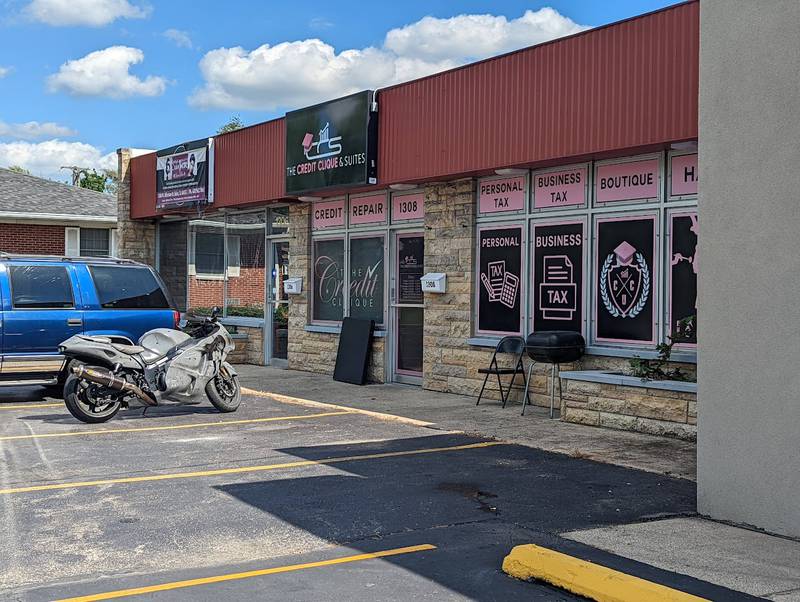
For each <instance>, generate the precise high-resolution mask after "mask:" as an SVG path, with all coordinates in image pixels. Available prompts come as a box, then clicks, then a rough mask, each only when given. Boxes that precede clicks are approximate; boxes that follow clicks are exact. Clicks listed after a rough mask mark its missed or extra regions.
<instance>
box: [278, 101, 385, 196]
mask: <svg viewBox="0 0 800 602" xmlns="http://www.w3.org/2000/svg"><path fill="white" fill-rule="evenodd" d="M374 96H375V93H374V92H373V91H372V90H367V91H364V92H359V93H357V94H352V95H351V96H346V97H344V98H339V99H338V100H332V101H330V102H325V103H322V104H318V105H315V106H313V107H307V108H305V109H299V110H297V111H292V112H290V113H287V114H286V193H287V194H299V193H302V192H308V191H312V190H314V191H316V190H324V189H326V188H342V187H347V186H357V185H364V184H376V183H377V173H378V168H377V153H378V115H377V113H376V112H374V111H372V108H373V99H374Z"/></svg>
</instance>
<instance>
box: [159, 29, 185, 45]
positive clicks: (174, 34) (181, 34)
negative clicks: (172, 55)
mask: <svg viewBox="0 0 800 602" xmlns="http://www.w3.org/2000/svg"><path fill="white" fill-rule="evenodd" d="M161 35H163V36H164V37H165V38H167V39H168V40H170V41H171V42H173V43H174V44H175V45H176V46H177V47H178V48H191V47H192V38H191V37H189V32H188V31H181V30H180V29H172V28H170V29H168V30H166V31H165V32H164V33H163V34H161Z"/></svg>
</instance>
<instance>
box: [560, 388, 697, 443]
mask: <svg viewBox="0 0 800 602" xmlns="http://www.w3.org/2000/svg"><path fill="white" fill-rule="evenodd" d="M562 382H563V385H564V389H563V398H562V408H561V412H562V414H561V415H562V419H563V420H566V421H567V422H575V423H579V424H588V425H591V426H603V427H606V428H614V429H621V430H626V431H638V432H641V433H648V434H651V435H666V436H669V437H677V438H679V439H687V440H695V439H696V438H697V394H696V393H683V392H678V391H666V390H663V389H651V388H647V387H638V386H628V385H614V384H608V383H593V382H585V381H579V380H568V379H564V380H563V381H562Z"/></svg>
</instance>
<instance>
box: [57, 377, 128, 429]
mask: <svg viewBox="0 0 800 602" xmlns="http://www.w3.org/2000/svg"><path fill="white" fill-rule="evenodd" d="M97 386H98V385H94V384H92V383H89V382H88V381H85V380H83V379H81V378H78V377H77V376H75V375H74V374H70V375H69V376H68V377H67V381H66V382H65V383H64V404H65V405H66V406H67V409H68V410H69V413H70V414H72V415H73V416H74V417H75V418H77V419H78V420H80V421H81V422H87V423H89V424H96V423H98V422H106V421H107V420H111V419H112V418H113V417H114V416H116V415H117V412H119V410H120V408H121V407H122V404H121V403H120V402H119V401H113V402H109V403H106V404H95V403H93V401H94V400H93V392H94V389H93V387H97Z"/></svg>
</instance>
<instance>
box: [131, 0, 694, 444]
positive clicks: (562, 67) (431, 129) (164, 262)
mask: <svg viewBox="0 0 800 602" xmlns="http://www.w3.org/2000/svg"><path fill="white" fill-rule="evenodd" d="M698 29H699V5H698V3H697V2H688V3H684V4H679V5H676V6H674V7H671V8H668V9H665V10H661V11H658V12H655V13H650V14H647V15H643V16H641V17H636V18H633V19H629V20H626V21H623V22H619V23H615V24H612V25H609V26H606V27H600V28H597V29H593V30H590V31H587V32H584V33H580V34H577V35H574V36H571V37H568V38H563V39H559V40H556V41H553V42H549V43H545V44H541V45H538V46H534V47H530V48H525V49H522V50H519V51H517V52H513V53H510V54H506V55H503V56H500V57H497V58H492V59H489V60H485V61H482V62H479V63H475V64H471V65H467V66H465V67H462V68H458V69H454V70H451V71H447V72H444V73H439V74H436V75H433V76H430V77H426V78H423V79H419V80H415V81H412V82H408V83H404V84H400V85H396V86H393V87H389V88H385V89H381V90H377V91H374V92H373V91H368V92H363V93H358V94H355V95H350V96H348V97H345V98H343V99H338V100H334V101H331V102H328V103H323V104H321V105H318V106H316V107H310V108H306V109H303V110H299V111H295V112H292V113H289V114H287V115H286V117H284V118H280V119H275V120H272V121H268V122H265V123H260V124H257V125H254V126H251V127H247V128H244V129H241V130H238V131H235V132H232V133H227V134H224V135H220V136H216V137H214V138H213V139H210V140H209V141H208V145H206V140H205V139H203V140H202V141H201V142H202V146H203V150H202V151H201V152H202V153H203V154H202V156H201V155H200V154H198V155H197V159H198V164H201V162H205V167H204V169H206V170H207V171H208V173H209V177H208V184H207V188H208V191H207V195H206V196H207V197H208V203H207V204H204V206H203V210H202V213H201V212H199V211H198V208H197V204H196V203H189V204H186V203H184V204H180V203H178V204H176V203H174V202H173V201H174V199H175V198H176V197H175V193H172V192H169V189H170V183H169V182H170V181H169V178H173V179H174V178H175V176H176V174H177V175H180V174H178V170H179V169H180V170H183V171H182V172H181V174H183V175H185V174H190V173H194V174H197V173H199V172H198V170H197V168H196V167H190V166H189V165H188V164H187V162H186V157H187V155H186V154H185V151H186V149H190V150H191V149H192V148H194V147H193V146H192V144H195V146H196V143H188V144H186V145H181V146H180V147H174V148H172V149H167V150H166V151H165V152H160V153H159V156H158V157H157V155H156V153H145V154H138V155H137V154H136V153H135V152H131V151H128V150H124V149H123V150H121V151H120V169H121V175H122V182H123V185H122V186H121V187H120V211H119V219H120V235H119V238H120V241H119V245H120V249H121V253H122V254H124V255H125V256H128V257H131V258H137V259H141V260H144V261H146V262H150V263H153V264H155V265H156V266H157V267H158V269H159V270H160V272H161V274H162V276H163V277H164V280H165V281H166V282H167V284H168V286H169V287H170V289H171V291H172V293H173V295H174V297H175V298H176V299H177V300H178V303H179V305H180V309H182V310H186V311H194V312H198V311H199V312H202V311H207V310H208V308H210V307H212V306H214V305H218V306H220V307H224V308H225V315H226V320H227V322H228V323H229V324H231V325H234V326H236V330H237V333H238V336H239V337H240V340H241V342H242V345H241V346H240V356H239V359H240V360H241V361H247V362H250V363H258V364H261V363H265V364H273V365H280V366H288V367H289V368H295V369H300V370H309V371H313V372H321V373H331V372H332V369H333V364H334V361H335V355H336V350H337V343H338V332H339V327H340V322H341V320H342V318H343V317H344V316H354V317H361V318H372V319H374V320H375V323H376V325H377V336H376V338H375V340H374V344H373V348H372V355H371V361H370V376H371V379H372V380H373V381H377V382H403V383H409V384H417V385H421V386H423V387H425V388H427V389H433V390H438V391H448V392H454V393H463V394H468V395H476V394H477V392H478V390H479V389H480V386H481V383H482V382H483V378H482V375H479V374H478V372H477V370H478V368H480V367H485V366H486V365H487V364H488V361H489V358H490V354H491V350H492V348H493V347H494V345H495V344H496V343H497V341H498V340H499V338H500V337H502V336H503V335H506V334H521V335H523V336H525V335H527V334H528V333H530V332H533V331H537V330H577V331H580V332H581V333H583V335H584V336H585V338H586V341H587V344H588V354H587V356H586V357H585V358H584V360H583V361H582V362H581V364H580V366H577V367H578V368H580V369H581V370H592V369H601V368H602V369H610V368H614V369H620V368H625V367H627V362H628V359H630V358H631V357H633V356H634V355H638V356H641V357H655V346H656V344H657V343H659V342H661V341H665V340H666V338H667V337H668V336H670V335H671V334H673V332H674V330H675V328H676V325H677V324H678V322H679V320H681V319H682V318H686V317H688V316H691V315H696V312H697V310H696V301H695V299H696V291H697V273H696V269H697V263H696V250H695V247H696V244H697V231H698V228H697V210H696V207H697V190H698V176H699V172H698V168H697V127H698V102H697V100H698V46H699V44H698V41H699V31H698ZM199 134H202V133H199ZM176 149H177V150H176ZM176 153H184V154H182V155H178V154H176ZM134 155H135V156H134ZM165 156H166V159H164V157H165ZM181 161H182V163H181ZM191 161H192V166H194V164H195V156H194V154H192V155H191ZM187 170H188V171H187ZM371 182H374V183H371ZM165 187H166V188H165ZM157 189H158V191H157ZM165 190H166V192H165ZM197 190H198V189H197V188H196V187H194V188H192V191H193V193H194V192H196V191H197ZM162 193H163V194H162ZM189 198H190V199H191V198H194V197H189ZM204 198H205V197H204ZM425 274H444V275H445V278H444V279H443V282H441V285H443V286H444V292H428V291H425V290H423V289H422V286H421V281H420V278H421V277H422V276H423V275H425ZM289 278H291V279H300V281H301V283H302V285H301V286H302V289H301V292H300V293H299V294H287V293H286V292H285V291H284V282H285V280H286V279H289ZM295 282H296V281H295ZM674 355H675V357H676V359H677V360H679V361H681V362H683V363H685V364H686V367H687V369H688V370H689V371H692V369H693V366H694V363H695V361H696V345H695V344H694V341H693V340H690V341H688V342H687V343H686V344H685V345H684V346H682V347H681V348H680V349H679V350H678V351H677V352H676V353H675V354H674ZM545 369H546V368H545V367H542V372H541V373H537V375H536V378H535V380H534V381H533V383H532V386H533V391H534V393H535V394H534V403H539V404H547V403H549V397H548V387H549V384H548V382H549V381H548V379H547V378H546V377H545ZM568 384H569V386H568V387H567V389H568V390H567V395H565V398H566V401H565V405H564V407H563V408H562V414H563V418H565V419H567V420H573V421H579V422H584V423H590V424H601V425H605V426H611V427H617V428H628V429H636V430H644V431H647V432H658V433H668V434H673V435H676V436H681V437H687V438H692V437H693V436H694V433H695V429H696V427H695V426H694V423H695V416H696V403H695V397H694V393H693V391H692V390H683V389H681V390H680V391H678V392H675V391H669V392H667V393H663V392H662V393H659V392H658V391H655V393H654V390H653V389H641V391H637V392H635V394H634V395H628V399H622V400H621V401H620V402H619V403H616V404H615V403H612V401H611V400H609V401H608V403H607V404H606V405H605V406H603V405H602V404H597V403H595V404H589V403H587V402H588V401H589V398H588V397H587V396H588V395H592V394H594V395H596V396H599V397H608V396H607V395H605V394H604V391H606V389H609V388H610V389H614V388H615V385H614V384H613V383H609V382H586V381H574V382H573V381H569V383H568ZM637 396H638V397H637Z"/></svg>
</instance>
